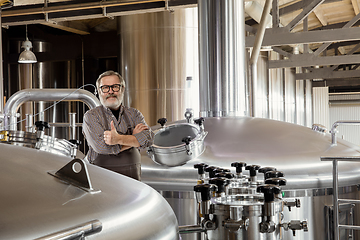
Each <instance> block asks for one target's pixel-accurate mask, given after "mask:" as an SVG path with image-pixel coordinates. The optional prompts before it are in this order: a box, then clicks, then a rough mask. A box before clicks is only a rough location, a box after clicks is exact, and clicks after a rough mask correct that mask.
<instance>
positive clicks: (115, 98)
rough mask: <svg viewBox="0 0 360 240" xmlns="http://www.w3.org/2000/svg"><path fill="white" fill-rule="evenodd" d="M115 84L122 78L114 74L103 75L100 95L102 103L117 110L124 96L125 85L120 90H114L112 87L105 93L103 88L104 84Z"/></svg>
mask: <svg viewBox="0 0 360 240" xmlns="http://www.w3.org/2000/svg"><path fill="white" fill-rule="evenodd" d="M114 84H120V79H119V78H118V77H117V76H115V75H112V76H105V77H103V78H102V79H101V81H100V89H99V96H100V102H101V104H102V105H104V106H105V107H108V108H110V109H112V110H117V109H118V108H119V107H120V105H121V103H122V100H123V98H124V87H122V86H121V87H120V90H119V91H118V92H114V91H113V89H112V88H111V87H110V88H109V92H107V93H104V92H103V91H102V90H101V87H102V86H112V85H114Z"/></svg>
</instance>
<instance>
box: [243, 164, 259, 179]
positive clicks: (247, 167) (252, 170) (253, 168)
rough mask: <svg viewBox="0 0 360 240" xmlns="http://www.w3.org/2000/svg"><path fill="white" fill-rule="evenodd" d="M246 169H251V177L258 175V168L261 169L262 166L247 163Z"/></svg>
mask: <svg viewBox="0 0 360 240" xmlns="http://www.w3.org/2000/svg"><path fill="white" fill-rule="evenodd" d="M245 169H246V170H249V171H250V177H254V176H256V170H259V169H260V166H259V165H247V166H246V167H245Z"/></svg>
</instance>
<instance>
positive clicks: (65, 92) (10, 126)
mask: <svg viewBox="0 0 360 240" xmlns="http://www.w3.org/2000/svg"><path fill="white" fill-rule="evenodd" d="M62 99H63V100H64V101H81V102H84V103H85V104H86V105H87V106H88V107H89V108H90V109H92V108H95V107H97V106H100V105H101V104H100V101H99V100H98V99H97V97H96V96H95V95H94V94H92V93H91V92H89V91H87V90H83V89H71V88H70V89H24V90H21V91H18V92H16V93H15V94H13V95H12V96H11V97H10V98H9V100H8V101H7V102H6V104H5V108H4V114H5V125H4V128H5V130H16V128H17V126H16V112H17V110H18V108H19V107H20V106H21V104H23V103H25V102H28V101H34V102H36V101H59V100H62Z"/></svg>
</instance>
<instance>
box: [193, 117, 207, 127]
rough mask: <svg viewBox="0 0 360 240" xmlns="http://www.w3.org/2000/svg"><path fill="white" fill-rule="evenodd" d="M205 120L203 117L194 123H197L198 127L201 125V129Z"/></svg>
mask: <svg viewBox="0 0 360 240" xmlns="http://www.w3.org/2000/svg"><path fill="white" fill-rule="evenodd" d="M204 121H205V119H204V118H203V117H201V118H198V119H195V120H194V123H196V124H197V125H199V126H200V127H201V126H202V125H203V123H204Z"/></svg>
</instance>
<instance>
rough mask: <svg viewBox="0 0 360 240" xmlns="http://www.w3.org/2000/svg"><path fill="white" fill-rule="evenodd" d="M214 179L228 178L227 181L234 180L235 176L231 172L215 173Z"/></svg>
mask: <svg viewBox="0 0 360 240" xmlns="http://www.w3.org/2000/svg"><path fill="white" fill-rule="evenodd" d="M214 177H223V178H227V179H232V178H234V174H232V173H230V172H219V173H215V176H214Z"/></svg>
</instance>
